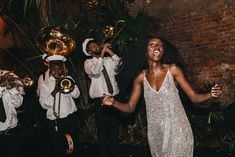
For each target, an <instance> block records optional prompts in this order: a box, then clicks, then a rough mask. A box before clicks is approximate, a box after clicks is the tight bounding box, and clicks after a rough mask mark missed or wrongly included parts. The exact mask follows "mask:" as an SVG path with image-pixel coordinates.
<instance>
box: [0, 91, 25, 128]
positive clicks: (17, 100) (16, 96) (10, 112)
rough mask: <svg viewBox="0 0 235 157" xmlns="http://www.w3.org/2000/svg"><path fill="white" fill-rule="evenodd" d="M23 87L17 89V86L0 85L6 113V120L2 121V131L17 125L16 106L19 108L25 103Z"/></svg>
mask: <svg viewBox="0 0 235 157" xmlns="http://www.w3.org/2000/svg"><path fill="white" fill-rule="evenodd" d="M22 94H24V92H23V88H21V90H20V91H19V90H17V89H16V88H12V89H9V90H8V89H6V87H0V98H1V99H2V102H3V105H4V108H5V113H6V121H5V122H0V131H4V130H7V129H12V128H14V127H16V126H17V123H18V119H17V112H16V109H15V108H18V107H20V106H21V105H22V103H23V96H22Z"/></svg>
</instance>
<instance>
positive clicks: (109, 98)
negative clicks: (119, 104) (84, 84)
mask: <svg viewBox="0 0 235 157" xmlns="http://www.w3.org/2000/svg"><path fill="white" fill-rule="evenodd" d="M102 104H103V105H106V106H112V105H113V104H114V98H113V96H108V95H104V96H103V101H102Z"/></svg>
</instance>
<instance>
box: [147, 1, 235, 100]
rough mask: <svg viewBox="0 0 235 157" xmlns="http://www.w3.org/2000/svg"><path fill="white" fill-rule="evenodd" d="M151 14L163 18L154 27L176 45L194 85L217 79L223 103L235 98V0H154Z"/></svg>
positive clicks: (150, 9)
mask: <svg viewBox="0 0 235 157" xmlns="http://www.w3.org/2000/svg"><path fill="white" fill-rule="evenodd" d="M148 7H149V11H150V14H151V15H152V16H157V17H159V18H160V19H161V23H160V29H158V30H151V31H152V32H155V33H158V34H160V35H162V36H164V37H166V38H167V39H169V40H170V41H171V42H172V43H174V44H175V45H176V47H177V48H178V49H179V51H180V52H181V54H182V57H183V58H184V61H185V63H186V69H187V74H188V76H189V77H188V79H189V81H190V83H191V85H192V86H193V88H194V89H200V88H202V87H203V84H207V83H213V82H218V83H219V84H221V85H222V86H223V91H224V93H223V95H222V97H221V100H222V104H229V103H231V102H234V101H235V4H234V2H233V1H231V0H216V1H210V0H203V1H202V0H191V1H189V0H184V1H181V0H169V1H167V3H166V2H160V1H157V0H152V1H151V3H150V4H149V6H148Z"/></svg>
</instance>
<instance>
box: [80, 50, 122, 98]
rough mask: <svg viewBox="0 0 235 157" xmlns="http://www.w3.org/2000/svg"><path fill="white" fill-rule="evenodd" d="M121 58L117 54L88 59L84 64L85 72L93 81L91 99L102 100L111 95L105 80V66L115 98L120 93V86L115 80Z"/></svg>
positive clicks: (90, 92) (90, 90) (90, 91)
mask: <svg viewBox="0 0 235 157" xmlns="http://www.w3.org/2000/svg"><path fill="white" fill-rule="evenodd" d="M119 61H120V58H119V57H118V56H117V55H116V54H115V55H113V56H112V57H104V58H96V57H93V58H91V59H87V60H86V61H85V62H84V69H85V72H86V73H87V74H88V76H89V78H90V79H91V85H90V89H89V95H90V97H91V98H100V97H102V96H103V94H106V95H111V94H110V93H109V92H108V89H107V85H106V82H105V78H104V75H103V72H102V71H103V65H104V66H105V68H106V69H107V73H108V75H109V78H110V81H111V84H112V86H113V94H112V95H113V96H114V95H117V94H118V93H119V89H118V85H117V82H116V79H115V75H116V72H115V70H116V67H117V65H118V64H119Z"/></svg>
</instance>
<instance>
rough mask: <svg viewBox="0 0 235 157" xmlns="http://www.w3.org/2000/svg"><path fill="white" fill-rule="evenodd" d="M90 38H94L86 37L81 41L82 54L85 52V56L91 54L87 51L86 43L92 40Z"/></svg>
mask: <svg viewBox="0 0 235 157" xmlns="http://www.w3.org/2000/svg"><path fill="white" fill-rule="evenodd" d="M92 40H94V39H93V38H86V39H85V40H84V42H83V43H82V51H83V52H84V54H85V55H86V56H91V55H90V54H89V53H88V52H87V44H88V42H89V41H92Z"/></svg>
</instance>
